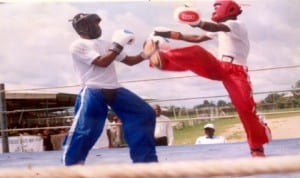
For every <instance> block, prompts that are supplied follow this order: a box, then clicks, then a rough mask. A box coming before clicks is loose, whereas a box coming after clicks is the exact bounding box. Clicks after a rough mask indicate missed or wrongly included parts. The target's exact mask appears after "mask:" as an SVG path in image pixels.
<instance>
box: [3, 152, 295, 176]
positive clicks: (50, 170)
mask: <svg viewBox="0 0 300 178" xmlns="http://www.w3.org/2000/svg"><path fill="white" fill-rule="evenodd" d="M276 173H281V174H282V173H300V155H290V156H276V157H265V158H238V159H220V160H206V161H186V162H164V163H137V164H105V165H96V166H70V167H64V166H52V167H35V168H23V169H18V171H16V169H12V168H6V169H0V178H25V177H31V178H34V177H38V178H62V177H68V178H99V177H104V178H134V177H139V178H143V177H156V178H157V177H158V178H159V177H164V178H165V177H212V176H250V175H257V174H276Z"/></svg>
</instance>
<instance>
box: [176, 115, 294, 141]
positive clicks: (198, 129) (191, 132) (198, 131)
mask: <svg viewBox="0 0 300 178" xmlns="http://www.w3.org/2000/svg"><path fill="white" fill-rule="evenodd" d="M292 116H299V113H284V114H275V115H267V119H276V118H282V117H292ZM208 122H209V121H203V122H200V123H198V124H194V126H185V127H183V128H181V129H174V145H189V144H194V143H195V141H196V139H197V137H199V136H203V135H204V131H203V126H204V125H205V124H206V123H208ZM212 123H213V124H214V125H215V127H216V133H215V134H216V135H218V134H219V133H223V132H224V131H226V130H227V129H229V128H230V127H232V126H233V125H234V124H237V123H240V120H239V119H238V118H228V119H217V120H214V121H212ZM241 137H242V133H241V132H236V133H232V135H230V136H229V137H228V138H227V140H232V139H240V138H241Z"/></svg>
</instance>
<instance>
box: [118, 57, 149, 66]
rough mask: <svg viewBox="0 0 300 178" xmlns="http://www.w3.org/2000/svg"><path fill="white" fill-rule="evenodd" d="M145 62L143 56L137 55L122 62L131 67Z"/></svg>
mask: <svg viewBox="0 0 300 178" xmlns="http://www.w3.org/2000/svg"><path fill="white" fill-rule="evenodd" d="M143 60H144V58H143V57H142V56H141V55H136V56H126V58H125V59H124V60H122V61H121V62H123V63H124V64H127V65H129V66H133V65H135V64H138V63H140V62H142V61H143Z"/></svg>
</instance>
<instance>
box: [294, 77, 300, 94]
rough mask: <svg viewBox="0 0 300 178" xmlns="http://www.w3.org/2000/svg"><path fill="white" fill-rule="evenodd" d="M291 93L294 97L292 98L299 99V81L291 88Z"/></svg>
mask: <svg viewBox="0 0 300 178" xmlns="http://www.w3.org/2000/svg"><path fill="white" fill-rule="evenodd" d="M292 89H293V91H292V93H293V95H294V97H296V98H300V80H298V81H297V82H296V83H295V85H294V86H292Z"/></svg>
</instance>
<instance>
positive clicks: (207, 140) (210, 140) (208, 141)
mask: <svg viewBox="0 0 300 178" xmlns="http://www.w3.org/2000/svg"><path fill="white" fill-rule="evenodd" d="M216 143H226V139H225V138H224V137H222V136H213V138H208V137H207V136H201V137H198V138H197V140H196V142H195V144H196V145H198V144H216Z"/></svg>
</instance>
